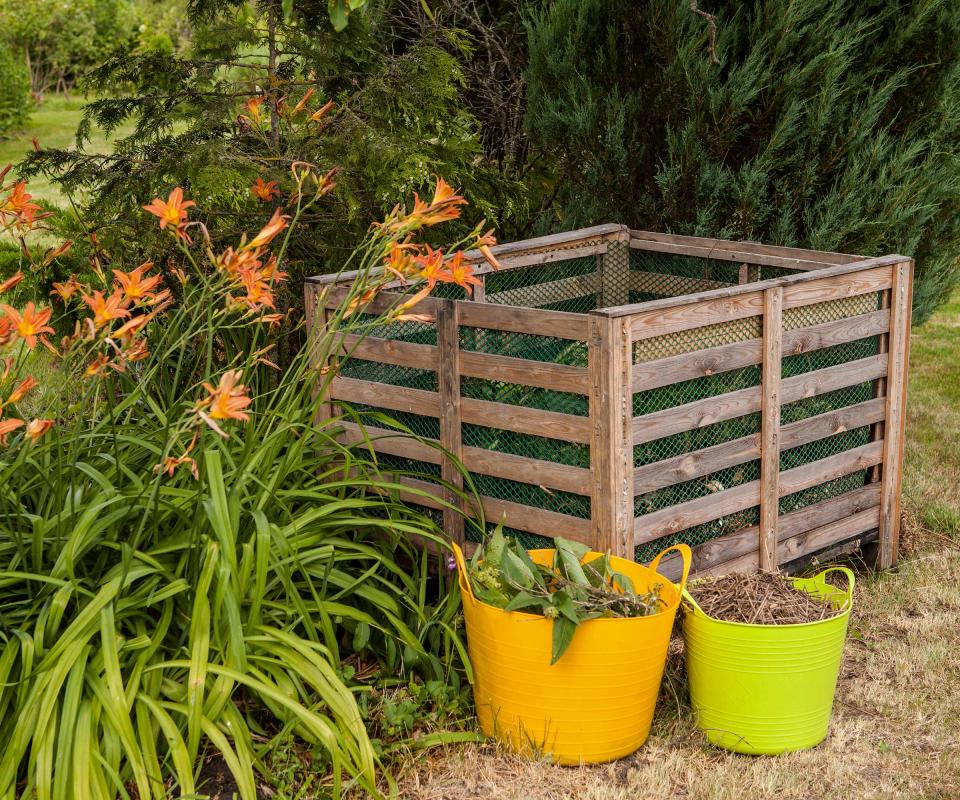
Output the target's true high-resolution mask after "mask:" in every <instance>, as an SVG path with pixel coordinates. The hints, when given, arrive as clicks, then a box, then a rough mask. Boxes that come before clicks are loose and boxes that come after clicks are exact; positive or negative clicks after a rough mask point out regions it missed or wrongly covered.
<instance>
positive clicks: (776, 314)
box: [759, 287, 784, 572]
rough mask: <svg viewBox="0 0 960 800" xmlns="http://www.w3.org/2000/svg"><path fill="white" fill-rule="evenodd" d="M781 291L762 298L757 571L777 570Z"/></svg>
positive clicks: (772, 291)
mask: <svg viewBox="0 0 960 800" xmlns="http://www.w3.org/2000/svg"><path fill="white" fill-rule="evenodd" d="M783 300H784V297H783V289H782V288H781V287H777V288H774V289H767V290H766V291H765V292H764V298H763V376H762V382H761V384H760V536H759V545H760V548H759V549H760V561H759V565H760V569H763V570H767V571H768V572H773V571H775V570H776V568H777V517H778V516H779V514H780V512H779V505H780V489H779V479H780V401H781V393H780V386H781V373H782V371H783V358H782V349H781V345H782V343H783V340H782V339H781V332H782V329H783Z"/></svg>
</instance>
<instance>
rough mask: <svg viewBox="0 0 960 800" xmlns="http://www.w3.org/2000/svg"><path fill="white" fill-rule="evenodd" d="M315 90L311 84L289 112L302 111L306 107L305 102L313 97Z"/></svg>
mask: <svg viewBox="0 0 960 800" xmlns="http://www.w3.org/2000/svg"><path fill="white" fill-rule="evenodd" d="M316 91H317V90H316V89H314V88H313V87H312V86H311V87H310V88H309V89H307V91H306V93H305V94H304V95H303V97H301V98H300V102H299V103H297V104H296V105H295V106H294V107H293V111H291V112H290V113H291V114H299V113H300V112H301V111H303V109H304V108H306V107H307V102H308V101H309V100H310V98H311V97H313V95H314V93H315V92H316Z"/></svg>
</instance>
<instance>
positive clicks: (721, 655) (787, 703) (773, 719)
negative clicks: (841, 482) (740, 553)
mask: <svg viewBox="0 0 960 800" xmlns="http://www.w3.org/2000/svg"><path fill="white" fill-rule="evenodd" d="M833 572H839V573H842V574H843V575H845V576H846V578H847V581H848V585H847V589H846V591H844V590H841V589H837V588H836V587H835V586H832V585H830V584H829V583H827V581H826V577H827V575H829V574H830V573H833ZM785 580H787V579H785ZM789 580H792V582H793V585H794V586H795V587H797V588H798V589H803V590H805V591H807V592H809V593H810V594H811V595H813V596H814V597H816V598H818V599H820V600H822V601H823V602H826V603H832V604H833V605H834V607H835V608H842V609H843V613H841V614H838V615H836V616H834V617H830V618H829V619H824V620H820V621H819V622H808V623H803V624H799V625H748V624H745V623H739V622H724V621H722V620H718V619H714V618H713V617H710V616H708V615H707V614H705V613H704V612H703V611H702V610H701V609H700V607H699V606H698V605H697V603H696V601H695V600H694V599H693V598H692V597H691V596H690V594H689V592H687V591H684V593H683V599H684V603H683V604H684V610H685V613H684V617H683V639H684V644H685V650H686V659H687V677H688V680H689V683H690V702H691V705H692V706H693V711H694V715H695V717H696V721H697V726H698V727H699V728H700V729H701V730H702V731H703V733H704V734H705V735H706V737H707V739H708V740H709V741H710V743H711V744H714V745H716V746H717V747H722V748H724V749H726V750H732V751H734V752H737V753H750V754H753V755H776V754H778V753H784V752H788V751H791V750H803V749H806V748H808V747H813V746H815V745H817V744H819V743H820V742H822V741H823V740H824V739H825V738H826V736H827V730H828V728H829V725H830V712H831V710H832V709H833V695H834V692H835V691H836V688H837V677H838V675H839V672H840V659H841V657H842V655H843V642H844V639H845V638H846V635H847V622H848V621H849V619H850V610H851V608H852V606H853V583H854V580H853V573H852V572H851V571H850V570H849V569H847V568H846V567H830V568H828V569H825V570H823V572H821V573H819V574H818V575H816V576H815V577H813V578H794V579H789Z"/></svg>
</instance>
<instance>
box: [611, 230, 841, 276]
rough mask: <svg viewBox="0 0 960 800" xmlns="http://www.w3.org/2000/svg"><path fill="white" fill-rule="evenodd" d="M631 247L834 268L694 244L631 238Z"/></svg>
mask: <svg viewBox="0 0 960 800" xmlns="http://www.w3.org/2000/svg"><path fill="white" fill-rule="evenodd" d="M630 246H631V247H633V248H635V249H637V250H649V251H651V252H655V253H670V254H672V255H678V256H692V257H694V258H709V259H712V260H714V261H747V262H750V263H751V264H764V265H766V266H770V267H786V268H787V269H796V270H815V269H823V268H824V267H829V266H832V265H831V264H830V263H829V262H826V261H812V260H810V259H805V258H790V257H784V256H771V255H766V254H764V253H751V252H748V251H746V250H727V249H721V248H718V247H699V246H697V245H692V244H674V243H670V242H659V241H655V240H653V239H641V238H637V237H631V239H630Z"/></svg>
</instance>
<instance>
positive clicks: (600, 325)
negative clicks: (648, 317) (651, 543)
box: [588, 311, 634, 561]
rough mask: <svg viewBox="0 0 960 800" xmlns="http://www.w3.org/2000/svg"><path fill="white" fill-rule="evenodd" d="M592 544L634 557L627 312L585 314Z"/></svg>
mask: <svg viewBox="0 0 960 800" xmlns="http://www.w3.org/2000/svg"><path fill="white" fill-rule="evenodd" d="M589 319H590V326H589V331H590V338H589V341H588V372H589V382H590V387H589V388H590V404H589V405H590V428H591V437H590V471H591V478H592V484H591V497H590V508H591V514H590V516H591V529H592V546H593V548H594V549H595V550H597V551H599V552H607V551H609V552H611V553H612V554H613V555H616V556H620V557H621V558H627V559H630V560H631V561H632V560H633V557H634V546H633V441H632V437H631V428H632V421H633V387H632V373H633V369H632V367H633V364H632V362H633V358H632V346H631V333H630V317H629V316H616V315H610V316H608V315H606V314H604V313H603V312H598V311H594V312H591V313H590V314H589Z"/></svg>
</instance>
